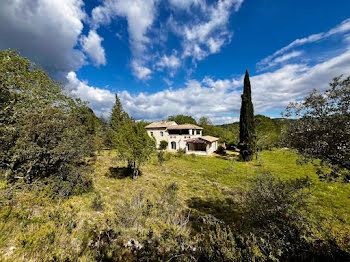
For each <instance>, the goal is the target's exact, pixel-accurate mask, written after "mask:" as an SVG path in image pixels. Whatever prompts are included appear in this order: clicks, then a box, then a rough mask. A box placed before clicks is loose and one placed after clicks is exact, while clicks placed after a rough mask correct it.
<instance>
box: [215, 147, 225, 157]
mask: <svg viewBox="0 0 350 262" xmlns="http://www.w3.org/2000/svg"><path fill="white" fill-rule="evenodd" d="M216 153H217V154H219V155H225V154H226V150H225V148H224V147H223V146H222V145H220V146H218V149H217V150H216Z"/></svg>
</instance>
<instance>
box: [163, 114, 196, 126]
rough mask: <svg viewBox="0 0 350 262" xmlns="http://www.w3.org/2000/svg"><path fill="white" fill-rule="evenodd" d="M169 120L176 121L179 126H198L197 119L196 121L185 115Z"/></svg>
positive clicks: (172, 117)
mask: <svg viewBox="0 0 350 262" xmlns="http://www.w3.org/2000/svg"><path fill="white" fill-rule="evenodd" d="M168 120H169V121H175V122H176V123H177V124H178V125H182V124H194V125H197V122H196V119H194V118H193V117H192V116H185V115H176V116H169V117H168Z"/></svg>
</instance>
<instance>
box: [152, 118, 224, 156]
mask: <svg viewBox="0 0 350 262" xmlns="http://www.w3.org/2000/svg"><path fill="white" fill-rule="evenodd" d="M145 128H146V130H147V133H148V135H149V136H150V137H152V138H154V139H155V140H156V143H157V148H158V147H159V145H160V141H162V140H165V141H167V142H168V148H167V151H176V150H178V149H185V151H186V153H187V154H198V155H209V154H212V153H213V152H215V151H216V150H217V147H218V140H219V139H218V138H216V137H213V136H202V131H203V128H202V127H200V126H197V125H193V124H183V125H178V124H176V123H175V122H174V121H164V120H163V121H161V122H153V123H151V124H149V125H147V126H146V127H145Z"/></svg>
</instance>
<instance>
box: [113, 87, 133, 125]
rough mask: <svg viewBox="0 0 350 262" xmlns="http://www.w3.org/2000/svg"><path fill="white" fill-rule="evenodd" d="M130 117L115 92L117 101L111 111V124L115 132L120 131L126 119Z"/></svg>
mask: <svg viewBox="0 0 350 262" xmlns="http://www.w3.org/2000/svg"><path fill="white" fill-rule="evenodd" d="M127 118H129V116H128V114H127V113H126V112H124V109H123V106H122V103H121V102H120V99H119V97H118V95H117V94H115V102H114V106H113V108H112V112H111V120H110V125H111V127H112V129H113V130H114V131H115V132H118V131H119V129H120V128H121V126H122V125H123V124H124V121H125V120H126V119H127Z"/></svg>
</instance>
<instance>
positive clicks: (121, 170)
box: [107, 167, 133, 179]
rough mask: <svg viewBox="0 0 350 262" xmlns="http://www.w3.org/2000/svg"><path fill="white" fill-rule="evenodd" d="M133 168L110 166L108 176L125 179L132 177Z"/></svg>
mask: <svg viewBox="0 0 350 262" xmlns="http://www.w3.org/2000/svg"><path fill="white" fill-rule="evenodd" d="M132 172H133V170H132V169H131V168H127V167H110V168H109V170H108V172H107V176H109V177H111V178H117V179H124V178H127V177H132Z"/></svg>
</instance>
